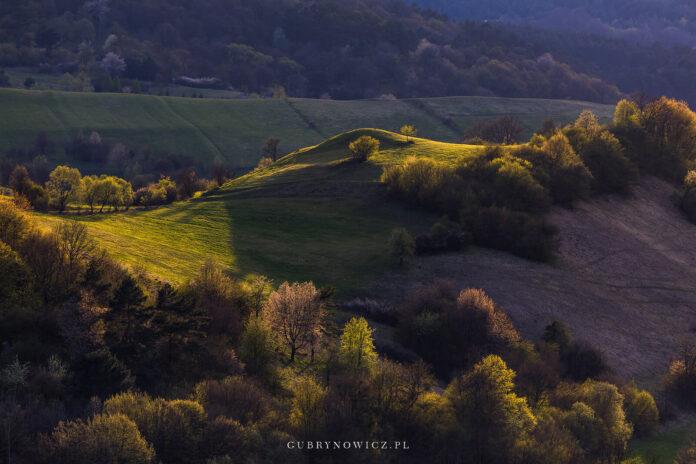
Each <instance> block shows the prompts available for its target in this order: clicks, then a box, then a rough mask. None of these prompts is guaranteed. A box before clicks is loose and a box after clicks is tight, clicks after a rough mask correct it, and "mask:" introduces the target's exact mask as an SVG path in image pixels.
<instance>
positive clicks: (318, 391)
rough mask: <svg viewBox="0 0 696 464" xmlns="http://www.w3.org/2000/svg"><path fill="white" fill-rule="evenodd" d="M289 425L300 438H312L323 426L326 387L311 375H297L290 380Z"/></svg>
mask: <svg viewBox="0 0 696 464" xmlns="http://www.w3.org/2000/svg"><path fill="white" fill-rule="evenodd" d="M291 390H292V396H293V398H292V407H291V409H290V418H289V422H290V426H291V427H292V428H293V429H294V430H295V431H296V432H297V434H298V436H299V437H301V438H313V437H317V435H318V434H319V433H320V432H321V431H322V430H323V428H324V421H325V419H326V418H325V415H326V412H325V407H324V401H325V399H326V389H325V388H324V387H322V386H321V385H319V384H318V383H317V382H316V381H315V380H314V379H313V378H312V377H299V378H297V379H295V380H294V381H293V382H292V385H291Z"/></svg>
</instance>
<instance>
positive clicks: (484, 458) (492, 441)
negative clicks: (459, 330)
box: [445, 355, 536, 463]
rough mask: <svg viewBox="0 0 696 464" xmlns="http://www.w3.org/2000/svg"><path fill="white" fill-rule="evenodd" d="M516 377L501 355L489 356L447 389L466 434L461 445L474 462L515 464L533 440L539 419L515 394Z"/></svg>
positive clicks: (465, 453)
mask: <svg viewBox="0 0 696 464" xmlns="http://www.w3.org/2000/svg"><path fill="white" fill-rule="evenodd" d="M514 378H515V372H514V371H513V370H512V369H510V368H509V367H508V366H507V365H506V364H505V362H504V361H503V360H502V359H501V358H500V357H499V356H495V355H490V356H486V357H485V358H484V359H482V360H481V361H480V362H478V363H477V364H476V365H475V366H474V367H473V368H472V369H471V370H470V371H469V372H467V373H466V374H464V375H462V376H459V377H457V378H455V379H454V380H453V381H452V382H451V383H450V384H449V385H448V387H447V389H446V390H445V396H446V397H447V398H448V399H449V401H450V403H451V404H452V407H453V409H454V412H455V416H456V418H457V421H458V423H459V425H460V427H461V430H462V431H464V432H463V433H461V435H460V437H458V438H459V440H457V442H458V446H460V447H462V449H461V453H462V454H464V455H465V456H468V457H469V458H470V459H471V462H481V463H483V462H490V463H503V462H513V461H515V457H516V456H519V453H520V451H521V447H522V446H523V445H524V443H526V442H527V441H528V440H529V439H530V434H531V432H532V430H533V429H534V426H535V425H536V418H535V417H534V414H533V413H532V411H531V409H530V408H529V406H528V405H527V400H526V399H525V398H522V397H520V396H518V395H517V394H516V393H515V391H514V388H515V384H514Z"/></svg>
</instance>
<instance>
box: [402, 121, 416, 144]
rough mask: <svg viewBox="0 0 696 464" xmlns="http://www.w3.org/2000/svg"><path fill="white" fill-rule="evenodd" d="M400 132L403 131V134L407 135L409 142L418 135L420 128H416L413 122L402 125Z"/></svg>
mask: <svg viewBox="0 0 696 464" xmlns="http://www.w3.org/2000/svg"><path fill="white" fill-rule="evenodd" d="M399 132H400V133H401V135H403V136H404V137H406V141H407V142H410V141H411V138H412V137H417V136H418V129H416V126H413V125H411V124H406V125H404V126H402V127H401V129H400V130H399Z"/></svg>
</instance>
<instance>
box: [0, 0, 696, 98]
mask: <svg viewBox="0 0 696 464" xmlns="http://www.w3.org/2000/svg"><path fill="white" fill-rule="evenodd" d="M503 3H505V2H503ZM528 3H529V2H521V3H515V5H517V6H516V8H523V7H524V8H526V9H523V10H521V11H527V9H529V10H533V11H543V8H542V6H539V7H538V8H536V4H534V5H531V4H529V5H528ZM542 3H543V2H542ZM464 5H465V7H466V9H467V10H466V11H467V12H470V13H469V14H470V15H471V16H467V18H473V19H477V20H478V19H484V18H485V19H489V18H493V17H494V16H491V15H492V12H494V11H497V10H496V8H498V9H500V8H502V7H503V5H502V4H501V5H498V4H497V3H495V2H494V3H493V4H492V5H489V3H488V2H485V3H482V4H479V3H476V4H475V5H473V6H471V5H469V4H468V3H464ZM496 5H497V6H496ZM650 5H653V4H652V3H651V4H650ZM655 5H657V4H655ZM655 5H653V6H651V7H650V8H647V7H646V8H644V9H638V11H642V12H644V14H643V15H642V16H640V17H641V18H643V17H644V18H645V21H648V20H649V19H651V20H652V21H653V22H657V23H658V24H662V23H663V22H667V25H665V28H667V29H669V30H670V31H671V30H679V31H681V30H685V31H688V30H689V29H688V28H689V27H691V26H690V25H689V23H688V21H686V20H685V19H683V18H682V17H684V18H687V17H688V13H689V11H690V10H689V8H693V7H691V6H683V5H681V6H680V9H678V10H666V9H665V8H662V7H658V6H655ZM470 6H471V8H470ZM504 6H506V7H507V5H504ZM653 7H654V8H659V12H660V13H659V14H658V13H656V14H652V12H653V9H652V8H653ZM489 8H490V12H489ZM588 8H589V7H588ZM595 10H597V11H599V10H600V9H599V8H596V9H594V8H592V9H591V11H595ZM605 10H606V11H605ZM624 10H626V11H628V10H629V9H628V8H625V9H624ZM682 10H684V14H683V15H677V14H676V13H674V12H676V11H682ZM510 11H515V10H510ZM601 11H602V12H603V13H602V14H605V15H607V17H608V18H613V17H614V16H612V15H613V14H615V15H619V14H620V12H621V11H622V8H620V7H619V6H617V7H616V8H607V9H604V8H603V9H601ZM630 11H631V14H633V13H634V12H635V11H636V9H635V8H630ZM665 11H670V14H672V13H674V15H675V16H670V17H669V18H668V19H665V20H664V21H662V20H661V19H659V18H664V17H665V15H666V14H667V13H665ZM448 12H449V10H448ZM486 12H489V13H486ZM612 12H614V13H612ZM520 14H522V13H520ZM561 16H562V17H563V18H576V19H577V18H582V15H578V14H577V12H576V11H572V12H565V13H564V14H562V15H561ZM579 20H581V19H579ZM607 21H609V19H607ZM668 21H673V22H674V25H671V24H672V23H669V22H668ZM653 22H650V23H649V24H651V25H652V24H653ZM517 23H518V25H516V26H513V25H510V24H507V23H504V22H501V23H496V22H480V21H479V22H476V21H469V20H467V21H466V22H462V23H458V22H455V21H452V20H449V19H447V18H446V17H445V16H443V15H441V14H438V13H435V12H433V11H432V10H422V9H418V8H417V7H414V6H407V5H406V4H404V3H402V2H401V0H378V1H371V2H365V1H362V0H350V1H342V2H339V1H336V0H327V1H322V2H317V1H310V0H261V1H256V0H255V1H250V0H225V1H212V0H206V1H204V2H196V3H195V4H193V3H190V2H181V1H179V2H177V1H164V0H148V1H145V2H133V1H128V0H98V1H97V0H93V1H87V2H85V1H83V0H60V1H57V0H32V1H28V2H26V1H19V0H9V1H5V2H2V5H0V67H17V66H21V67H25V68H26V67H29V68H30V69H34V70H35V71H36V72H42V73H48V74H54V75H63V76H65V79H64V80H65V81H66V82H68V83H69V87H70V88H72V89H73V90H97V91H124V90H125V91H136V92H137V91H142V90H143V89H145V88H146V86H147V84H146V83H149V82H153V81H155V82H160V83H162V82H164V83H172V82H176V83H179V84H182V85H187V86H194V87H218V88H225V89H228V88H229V89H235V90H238V91H241V92H246V93H252V94H253V93H257V94H263V95H269V96H270V95H276V96H279V95H290V96H309V97H321V96H323V97H331V98H337V99H353V98H377V97H380V96H390V97H391V96H396V97H398V98H404V97H415V96H443V95H497V96H512V97H542V98H574V99H581V100H591V101H599V102H614V101H616V99H617V97H618V95H619V92H623V93H634V92H639V91H640V92H644V93H647V94H649V95H651V96H658V95H668V96H671V97H676V98H682V99H687V100H690V101H692V102H693V101H695V100H696V94H694V90H693V86H691V82H693V78H694V76H693V72H694V71H693V69H695V68H696V67H694V66H693V65H692V64H691V63H693V62H694V61H696V52H695V51H694V50H692V49H691V48H690V45H691V43H692V42H689V41H669V40H666V41H664V42H662V43H658V42H655V43H653V41H651V40H647V41H645V40H644V41H638V42H637V41H633V40H631V39H630V38H627V37H623V36H620V35H619V36H617V35H616V34H613V35H610V36H607V35H606V34H597V33H596V32H597V31H589V32H591V34H590V33H587V32H588V31H587V30H586V29H580V28H574V27H568V26H567V25H566V24H565V23H564V22H563V21H562V20H560V19H559V20H558V21H556V22H555V24H556V25H557V26H558V27H556V28H551V29H555V30H551V29H549V28H546V27H544V28H540V27H531V26H535V24H534V23H529V22H524V21H521V22H520V21H518V22H517ZM682 23H683V24H682ZM612 24H614V23H612ZM627 24H628V25H627V27H629V26H631V27H633V25H632V23H627ZM641 24H643V23H638V25H637V26H636V30H637V31H638V33H639V34H640V35H641V36H642V37H646V33H645V31H644V30H643V28H642V26H641ZM646 27H647V26H646ZM573 31H579V32H573ZM684 33H685V34H686V33H687V32H684ZM656 34H657V33H656ZM659 35H660V37H667V35H666V34H665V33H662V32H660V33H659ZM672 44H675V45H672ZM680 44H681V45H680ZM2 81H3V78H2V75H1V74H0V85H2ZM26 84H27V86H30V85H32V84H33V79H31V80H28V82H27V83H26ZM617 87H618V89H617Z"/></svg>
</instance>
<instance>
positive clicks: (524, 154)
mask: <svg viewBox="0 0 696 464" xmlns="http://www.w3.org/2000/svg"><path fill="white" fill-rule="evenodd" d="M519 133H520V130H519V123H516V122H515V121H514V120H513V119H511V118H509V117H506V118H501V119H499V120H496V121H489V122H484V123H481V124H479V125H478V126H476V127H474V128H472V129H471V130H470V131H469V132H468V133H467V134H466V140H465V142H467V143H476V144H484V145H486V147H485V148H484V151H483V154H482V155H479V156H462V161H460V162H459V163H457V164H456V165H451V164H445V163H441V162H437V161H435V160H432V159H430V158H427V157H415V156H414V157H410V158H408V159H406V160H405V162H403V163H401V164H397V165H392V166H388V167H386V168H385V169H384V172H383V174H382V178H381V180H382V183H383V184H384V185H385V186H386V187H387V190H388V192H389V193H390V194H392V195H393V196H395V197H397V198H399V199H401V200H403V201H407V202H409V203H411V204H413V205H416V206H419V207H422V208H425V209H428V210H431V211H434V212H436V213H439V214H442V215H443V219H442V220H441V221H439V222H438V223H437V224H435V226H433V230H432V231H431V232H430V233H429V234H424V235H421V236H419V237H417V238H416V240H415V245H416V247H415V251H417V252H420V253H424V254H427V253H434V252H439V251H451V250H457V249H461V248H462V247H464V246H466V245H467V244H468V243H475V244H477V245H481V246H487V247H492V248H497V249H502V250H506V251H510V252H512V253H514V254H517V255H520V256H523V257H526V258H531V259H536V260H542V261H548V260H551V259H553V256H554V253H555V246H556V240H555V235H556V233H557V232H556V230H555V228H554V227H552V226H551V225H550V224H548V223H547V222H546V221H545V219H544V216H545V213H546V212H547V211H548V210H549V208H550V207H551V206H552V205H554V204H555V205H560V206H563V207H572V206H573V204H574V203H575V202H577V201H579V200H583V199H587V198H589V197H590V196H591V195H597V194H607V193H611V194H622V195H625V194H627V193H629V192H630V189H631V186H632V184H633V183H635V182H636V181H637V179H638V177H639V175H640V173H649V174H651V175H657V176H660V177H663V178H665V179H667V180H669V181H671V182H677V181H680V180H681V179H686V181H685V182H686V183H685V187H684V189H683V192H682V194H681V199H680V200H679V201H680V205H681V206H682V208H683V209H684V210H685V211H686V213H687V214H688V215H689V214H690V215H691V216H692V217H693V216H694V214H693V211H694V209H693V205H694V204H696V202H694V200H693V199H694V198H696V196H695V194H696V190H694V189H693V188H692V186H693V182H694V181H693V179H694V174H693V171H692V170H693V169H694V167H696V114H694V113H693V112H692V111H691V110H690V108H689V107H688V105H687V104H686V103H684V102H679V101H676V100H673V99H669V98H665V97H662V98H660V99H657V100H651V101H642V102H641V101H631V100H622V101H620V102H619V103H618V105H617V106H616V110H615V114H614V118H613V120H612V122H610V123H609V124H607V125H602V124H601V123H600V122H599V120H598V118H597V117H596V116H595V115H594V114H593V113H592V112H590V111H584V112H583V113H582V114H580V116H579V117H578V118H577V120H576V121H574V122H573V123H571V124H568V125H566V126H563V127H557V126H556V124H555V123H554V122H553V121H547V122H546V123H545V124H544V126H543V127H542V128H541V129H540V130H539V131H537V133H535V134H534V136H533V137H532V138H531V140H530V141H529V142H528V143H525V144H521V145H520V144H512V145H511V143H513V142H516V141H517V138H518V137H519ZM486 139H488V140H486ZM687 174H688V175H687Z"/></svg>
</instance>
